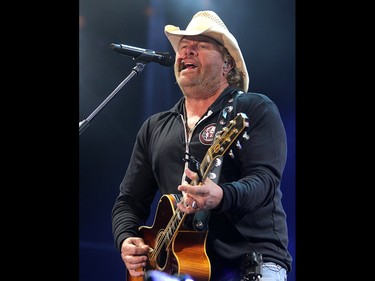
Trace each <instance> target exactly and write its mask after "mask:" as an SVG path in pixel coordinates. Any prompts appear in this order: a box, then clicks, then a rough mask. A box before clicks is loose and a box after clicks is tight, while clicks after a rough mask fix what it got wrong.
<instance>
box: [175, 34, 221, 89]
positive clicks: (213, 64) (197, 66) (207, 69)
mask: <svg viewBox="0 0 375 281" xmlns="http://www.w3.org/2000/svg"><path fill="white" fill-rule="evenodd" d="M223 64H224V60H223V57H222V54H221V49H220V46H219V43H218V42H217V41H216V40H214V39H212V38H210V37H207V36H203V35H197V36H185V37H183V38H182V39H181V41H180V43H179V45H178V50H177V53H176V61H175V65H174V70H175V77H176V80H177V82H178V84H179V85H180V87H189V86H196V85H197V84H199V85H206V84H207V83H212V82H215V83H217V82H219V81H220V79H221V78H222V69H223Z"/></svg>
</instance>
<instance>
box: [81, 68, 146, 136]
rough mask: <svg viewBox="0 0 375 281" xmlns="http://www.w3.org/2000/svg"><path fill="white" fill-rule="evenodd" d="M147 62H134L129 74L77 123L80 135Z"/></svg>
mask: <svg viewBox="0 0 375 281" xmlns="http://www.w3.org/2000/svg"><path fill="white" fill-rule="evenodd" d="M147 63H148V62H143V61H142V62H136V65H135V66H134V67H133V69H132V71H131V73H130V74H129V75H128V76H127V77H126V78H125V79H124V80H123V81H122V82H121V83H120V84H119V85H118V86H117V87H116V89H114V90H113V92H112V93H111V94H110V95H109V96H108V97H107V98H106V99H105V100H104V101H103V102H102V103H101V104H100V105H99V106H98V107H97V108H96V109H95V110H94V111H93V112H92V113H91V114H90V115H89V116H88V117H87V118H86V119H84V120H82V121H81V122H79V134H81V133H82V132H83V131H84V130H85V129H86V128H87V126H88V125H89V123H90V121H91V120H92V119H93V118H94V117H95V116H96V115H97V114H98V113H99V112H100V111H101V110H102V109H103V108H104V106H106V105H107V103H108V102H109V101H110V100H111V99H112V98H113V97H114V96H115V95H116V94H117V93H118V91H119V90H120V89H121V88H122V87H124V86H125V84H127V83H128V82H129V81H130V79H131V78H133V77H134V76H136V75H138V73H140V72H141V71H142V70H143V69H144V68H145V66H146V64H147Z"/></svg>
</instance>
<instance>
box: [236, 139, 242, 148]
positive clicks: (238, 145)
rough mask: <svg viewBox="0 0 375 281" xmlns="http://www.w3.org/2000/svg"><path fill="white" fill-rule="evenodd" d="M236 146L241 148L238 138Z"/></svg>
mask: <svg viewBox="0 0 375 281" xmlns="http://www.w3.org/2000/svg"><path fill="white" fill-rule="evenodd" d="M236 147H237V148H238V149H242V146H241V143H240V141H239V140H237V141H236Z"/></svg>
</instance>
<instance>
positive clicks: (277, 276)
mask: <svg viewBox="0 0 375 281" xmlns="http://www.w3.org/2000/svg"><path fill="white" fill-rule="evenodd" d="M286 280H287V276H286V270H285V268H283V267H281V266H280V265H278V264H275V263H273V262H265V263H264V264H263V266H262V277H261V278H260V281H286Z"/></svg>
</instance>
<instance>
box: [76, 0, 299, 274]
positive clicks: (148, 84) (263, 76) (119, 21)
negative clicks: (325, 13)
mask: <svg viewBox="0 0 375 281" xmlns="http://www.w3.org/2000/svg"><path fill="white" fill-rule="evenodd" d="M195 2H197V3H195ZM206 9H207V10H208V9H209V10H213V11H215V12H217V13H218V15H219V16H220V17H221V18H222V20H223V21H224V22H225V24H226V25H227V27H228V28H229V30H230V31H231V32H232V33H233V34H234V35H235V36H236V38H237V40H238V42H239V44H240V47H241V50H242V53H243V55H244V58H245V61H246V63H247V68H248V71H249V76H250V91H253V92H261V93H263V94H266V95H267V96H269V97H270V98H271V99H273V100H274V101H275V102H276V104H277V105H278V106H279V109H280V112H281V115H282V118H283V121H284V124H285V128H286V131H287V137H288V160H287V165H286V169H285V172H284V178H283V183H282V186H281V188H282V191H283V193H284V197H283V203H284V206H285V211H286V213H287V215H288V227H289V237H290V245H289V249H290V252H291V254H292V255H293V258H294V262H293V271H292V272H291V273H290V274H289V276H288V281H295V276H296V271H297V270H298V267H297V266H296V261H297V257H296V251H295V245H296V228H295V225H296V220H295V217H296V212H295V199H296V196H295V193H296V192H295V190H296V178H295V172H296V167H295V123H296V122H295V88H296V87H295V77H296V73H295V54H296V50H295V28H296V23H295V22H296V14H295V1H294V0H281V1H280V0H268V1H263V0H232V1H228V0H226V1H224V0H222V1H209V0H206V1H191V0H179V1H172V0H166V1H161V0H149V1H145V0H141V1H140V0H127V1H124V0H108V1H99V0H90V1H89V0H80V4H79V15H80V21H79V120H77V121H82V120H84V119H86V118H87V117H88V116H89V115H90V114H91V113H92V112H93V111H94V110H95V109H96V108H97V107H98V106H99V104H100V103H101V102H103V101H104V100H105V99H106V98H107V97H108V96H109V95H110V94H111V92H112V91H114V89H115V88H116V87H117V86H118V85H119V84H120V83H121V82H122V81H123V80H124V79H125V78H126V77H127V76H128V75H129V74H130V73H131V70H132V68H133V67H134V66H135V62H134V61H133V60H132V59H131V58H130V57H127V56H122V55H120V54H118V53H116V52H114V51H113V50H111V48H110V47H109V46H110V44H111V43H121V44H126V45H131V46H136V47H140V48H147V49H152V50H155V51H168V52H170V53H171V54H174V53H173V49H172V48H171V46H170V44H169V41H168V40H167V38H166V36H165V35H164V25H166V24H173V25H176V26H179V27H180V28H181V29H185V28H186V26H187V24H188V23H189V21H190V19H191V18H192V16H193V15H194V14H195V13H196V12H197V11H199V10H206ZM180 97H181V93H180V90H179V88H178V86H177V85H176V84H175V80H174V75H173V68H172V67H164V66H161V65H159V64H157V63H150V64H148V65H147V66H146V67H145V69H144V70H143V71H142V72H141V73H140V74H139V75H138V76H136V77H134V78H133V79H132V80H131V81H130V82H129V83H128V84H127V85H125V86H124V87H123V88H122V89H121V90H120V91H119V92H118V93H117V95H116V96H115V97H114V98H113V99H112V100H111V101H110V102H109V103H108V104H107V105H106V107H104V109H103V110H102V111H100V112H99V114H98V115H97V116H96V117H95V118H94V119H92V121H91V122H90V124H89V126H88V127H87V128H86V129H85V130H84V131H83V133H82V134H81V135H80V136H79V279H80V281H104V280H105V281H117V280H119V281H120V280H125V279H126V277H125V275H126V270H125V266H124V264H123V262H122V260H121V257H120V253H119V252H118V251H117V250H116V249H115V247H114V243H113V239H112V232H111V209H112V205H113V203H114V200H115V198H116V196H117V194H118V186H119V184H120V182H121V180H122V177H123V175H124V173H125V170H126V167H127V165H128V160H129V158H130V153H131V150H132V146H133V142H134V140H135V135H136V133H137V131H138V129H139V127H140V125H141V124H142V122H143V121H144V120H145V119H146V118H147V117H148V116H149V115H150V114H152V113H154V112H157V111H160V110H165V109H168V108H170V107H171V106H172V105H174V103H175V102H176V101H177V100H178V99H179V98H180ZM151 218H153V215H152V216H151Z"/></svg>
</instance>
